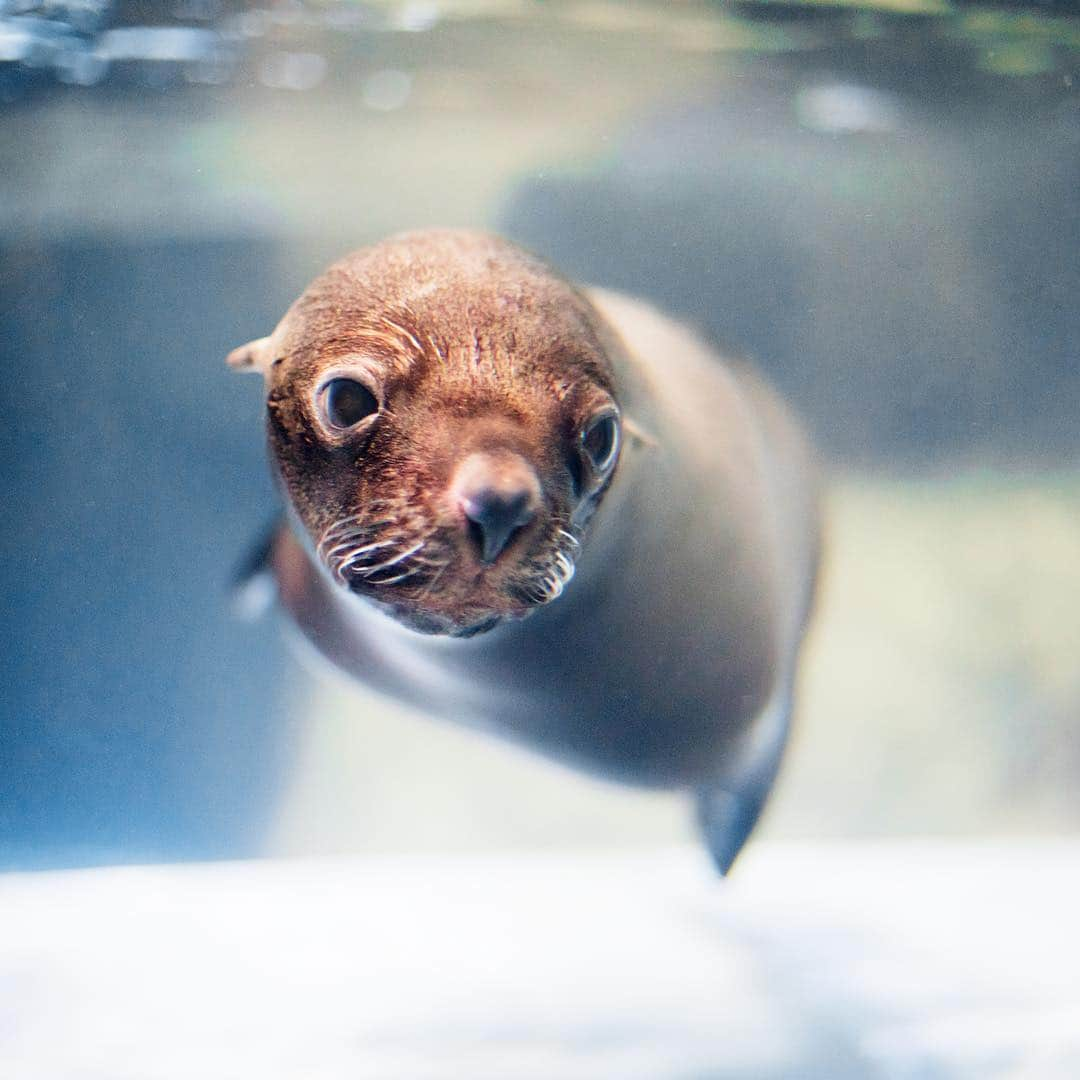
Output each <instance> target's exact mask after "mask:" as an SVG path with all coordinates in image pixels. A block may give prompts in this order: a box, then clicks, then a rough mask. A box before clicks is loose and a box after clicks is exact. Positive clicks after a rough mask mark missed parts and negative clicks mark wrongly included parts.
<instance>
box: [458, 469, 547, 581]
mask: <svg viewBox="0 0 1080 1080" xmlns="http://www.w3.org/2000/svg"><path fill="white" fill-rule="evenodd" d="M453 490H454V494H455V496H456V501H457V503H458V505H459V506H460V508H461V512H462V513H463V514H464V515H465V520H466V527H467V529H468V533H469V536H470V537H471V538H472V540H473V542H474V543H475V544H476V547H477V548H478V550H479V554H480V559H481V561H482V562H485V563H493V562H494V561H495V560H496V559H497V558H498V557H499V555H500V554H502V552H503V551H505V550H506V547H507V545H508V544H509V543H510V541H511V540H512V539H513V538H514V536H515V534H516V533H517V532H518V531H519V530H520V529H523V528H524V527H525V526H526V525H528V524H529V522H530V521H532V520H533V518H534V517H536V511H537V509H538V507H539V505H540V484H539V481H538V480H537V478H536V473H535V472H533V470H532V468H531V467H530V466H529V464H528V462H526V461H525V460H524V458H522V457H520V456H518V455H517V454H489V453H479V454H471V455H470V456H469V457H468V458H466V459H465V461H463V462H462V463H461V466H460V468H459V469H458V471H457V474H456V475H455V477H454V482H453Z"/></svg>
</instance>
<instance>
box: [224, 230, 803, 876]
mask: <svg viewBox="0 0 1080 1080" xmlns="http://www.w3.org/2000/svg"><path fill="white" fill-rule="evenodd" d="M357 357H360V358H362V362H363V363H369V364H373V365H374V366H375V367H376V368H377V369H378V372H379V377H380V378H381V379H382V380H384V385H385V395H384V410H383V413H382V414H381V415H380V416H379V418H378V420H377V422H375V423H373V424H372V426H371V430H370V432H369V433H368V434H367V435H366V436H365V437H364V438H363V439H359V440H358V439H355V438H353V439H350V440H339V439H336V438H335V437H333V436H328V433H327V432H326V431H325V430H324V429H323V427H321V426H320V423H319V420H318V417H317V416H316V415H315V414H314V413H313V411H312V404H311V403H312V400H313V389H314V387H315V386H316V384H317V383H318V380H320V379H322V378H325V376H326V373H327V372H328V371H330V370H332V369H333V368H334V365H335V364H339V363H342V362H349V363H351V362H354V359H355V358H357ZM350 358H352V359H350ZM230 362H231V363H233V364H234V365H235V366H238V367H252V368H255V369H257V370H259V371H262V372H263V374H264V375H265V377H266V379H267V384H268V394H267V408H268V433H269V441H270V445H271V452H272V459H273V460H274V463H275V467H276V470H277V473H278V476H279V479H280V481H281V484H282V487H283V490H284V492H285V495H286V498H287V500H288V503H289V505H290V508H291V511H292V514H293V517H294V521H295V524H296V528H295V529H294V530H292V531H286V532H284V533H282V534H281V535H280V536H279V538H278V541H277V543H276V544H275V547H274V551H273V554H272V560H273V563H274V567H275V571H276V576H277V580H278V583H279V591H280V594H281V597H282V600H283V603H284V605H285V606H286V608H287V609H288V610H289V611H290V612H291V613H292V615H293V616H294V618H295V619H296V621H297V623H298V624H299V626H300V627H301V629H302V630H303V632H304V633H305V635H306V637H307V638H308V639H309V641H311V642H312V643H313V644H314V645H315V646H316V648H317V649H318V650H319V651H320V652H321V653H323V655H325V656H326V657H328V658H329V659H330V660H331V661H333V662H334V663H335V664H337V665H338V666H339V667H341V668H343V669H344V670H346V671H348V672H350V673H352V674H354V675H355V676H357V678H359V679H360V680H361V681H363V682H364V683H366V684H367V685H369V686H371V687H372V688H373V689H376V690H378V691H380V692H383V693H387V694H391V695H393V696H395V697H398V698H401V699H403V700H406V701H409V702H411V703H413V704H415V705H419V706H421V707H423V708H426V709H428V710H429V711H430V712H432V713H435V714H438V715H442V716H447V717H450V718H453V719H457V720H463V721H465V722H470V723H477V724H481V725H484V726H486V727H488V728H490V729H493V730H496V731H498V732H500V733H501V734H504V735H509V736H511V737H513V738H516V739H519V740H521V741H523V742H525V743H527V744H528V745H530V746H532V747H535V748H538V749H541V750H542V751H544V752H546V753H549V754H551V755H554V756H556V757H559V758H561V759H563V760H566V761H569V762H570V763H572V764H575V765H578V766H580V767H583V768H586V769H588V770H590V771H594V772H600V773H603V774H604V775H608V776H611V777H614V778H616V779H620V780H624V781H627V782H631V783H639V784H648V785H661V786H671V785H675V786H684V787H688V788H691V789H693V790H695V791H697V792H698V793H699V799H700V804H701V806H702V821H703V823H704V825H705V827H706V832H707V838H708V840H709V843H710V847H711V849H712V850H713V852H714V855H715V856H716V858H717V862H718V864H719V865H720V866H721V868H722V869H726V868H727V866H729V865H730V862H731V859H732V858H734V854H735V853H737V851H738V849H739V847H741V844H742V842H743V840H744V839H745V836H746V834H747V833H748V831H749V829H750V828H751V827H752V825H753V823H754V821H755V820H756V818H757V814H758V812H759V811H760V808H761V805H762V803H763V801H764V796H765V793H766V792H767V790H768V788H769V786H770V785H771V783H772V778H773V776H774V774H775V772H776V768H777V765H778V763H779V759H780V753H781V751H782V748H783V746H784V743H785V741H786V736H787V726H788V719H789V715H790V701H791V688H792V686H793V683H794V679H795V669H796V659H797V654H798V649H799V645H800V642H801V639H802V635H803V631H804V628H805V624H806V620H807V617H808V613H809V609H810V606H811V599H812V593H813V582H814V580H815V574H816V566H817V560H818V552H819V528H818V509H817V485H816V478H815V471H814V467H813V464H812V460H811V454H810V452H809V447H808V446H807V444H806V442H805V440H804V439H803V437H802V435H801V433H800V431H799V429H798V426H797V425H796V424H795V422H794V421H793V420H792V418H791V417H790V415H789V414H788V412H787V410H786V409H785V408H784V406H783V405H782V404H781V403H780V402H779V401H778V399H777V398H776V397H775V396H774V395H773V394H772V392H771V391H770V390H769V389H768V387H766V386H765V385H764V384H763V383H762V382H761V381H760V380H759V379H758V378H757V377H756V376H755V375H754V374H753V373H752V372H751V371H749V369H746V368H743V367H741V366H739V365H733V364H730V363H727V362H725V361H724V359H723V358H721V357H720V356H719V355H718V354H716V353H715V352H714V351H713V350H712V349H711V348H710V347H709V346H707V345H706V344H705V343H704V342H702V341H701V340H700V339H699V338H697V337H696V336H695V335H694V334H693V333H692V332H691V331H689V330H687V329H686V328H685V327H682V326H680V325H679V324H678V323H675V322H673V321H671V320H669V319H667V318H666V317H665V316H663V315H661V314H660V313H658V312H655V311H654V310H652V309H651V308H649V307H647V306H646V305H643V304H641V303H640V302H638V301H634V300H631V299H629V298H626V297H622V296H619V295H617V294H612V293H605V292H600V291H593V292H589V293H583V292H581V291H579V290H577V289H576V288H574V287H573V286H571V285H569V284H568V283H566V282H565V281H563V280H562V279H560V278H559V277H558V276H557V275H556V274H555V273H554V272H553V271H551V270H550V268H548V267H547V266H545V265H544V264H542V263H540V262H539V261H537V260H535V259H533V258H532V257H531V256H528V255H527V254H525V253H523V252H521V251H520V250H519V249H517V248H515V247H513V246H511V245H509V244H507V243H505V242H504V241H501V240H499V239H497V238H495V237H490V236H486V235H484V234H477V233H467V232H454V231H438V232H427V233H414V234H407V235H405V236H403V237H397V238H394V239H392V240H391V241H388V242H386V243H385V244H382V245H377V246H376V247H374V248H369V249H365V250H364V251H361V252H358V253H356V254H355V255H352V256H349V257H348V258H346V259H345V260H343V261H342V262H340V263H338V264H337V265H336V266H334V267H332V268H331V269H330V270H329V271H328V272H327V273H326V274H325V275H323V276H322V277H320V278H319V279H317V280H316V281H315V282H314V283H313V285H312V286H311V287H310V288H309V289H308V290H307V291H306V292H305V293H304V295H303V296H302V297H301V298H300V299H299V300H298V301H297V302H296V304H294V305H293V307H292V308H291V309H290V311H289V312H288V313H287V315H286V316H285V318H284V319H283V320H282V322H281V324H280V325H279V326H278V328H277V329H276V330H275V331H274V333H273V334H272V335H271V336H270V337H268V338H265V339H260V341H258V342H254V343H252V345H250V346H245V347H243V348H241V349H238V350H236V352H235V353H234V354H232V356H231V357H230ZM605 400H611V401H614V402H617V404H618V407H619V408H620V410H621V412H622V416H623V447H622V452H621V455H620V457H619V459H618V463H617V465H616V468H615V471H614V474H613V475H612V476H610V477H608V479H607V481H606V482H605V483H604V484H603V485H602V486H600V487H599V488H597V489H596V490H594V491H588V492H585V493H584V495H581V494H580V493H578V492H577V491H576V489H575V478H574V474H573V469H572V468H571V467H570V466H569V464H568V461H570V457H569V454H570V451H571V450H572V448H573V445H574V438H575V437H576V433H577V432H578V431H579V430H580V428H581V425H582V423H583V422H584V421H585V419H586V418H587V417H588V415H589V414H590V411H592V410H594V409H595V408H596V407H597V404H598V403H602V402H603V401H605ZM507 445H508V446H510V447H512V449H513V450H514V452H515V453H519V454H520V455H522V456H523V457H525V458H527V460H528V461H529V462H530V463H531V464H532V466H533V467H534V468H535V470H536V473H537V476H538V477H539V480H540V483H541V487H542V489H543V492H544V504H543V508H542V511H541V513H539V514H538V515H537V519H536V520H535V521H534V522H533V523H532V525H531V526H530V527H529V529H528V530H527V531H526V532H525V534H524V535H523V536H522V537H521V538H520V539H519V541H518V542H517V544H516V546H515V548H513V549H511V551H510V552H508V553H507V554H508V555H509V556H510V557H508V558H505V559H502V558H501V559H500V560H499V562H498V563H497V564H496V565H495V567H492V568H485V569H481V568H478V567H477V565H476V564H475V561H470V559H469V558H468V557H467V556H466V553H465V549H464V548H463V540H462V528H461V522H460V521H459V520H458V519H457V518H456V517H455V511H454V508H453V507H451V506H448V505H447V504H446V499H445V492H446V489H447V484H448V478H449V476H450V475H451V473H452V470H453V467H454V464H455V462H456V461H458V460H460V458H461V455H462V453H463V452H464V451H465V450H467V449H468V448H469V447H477V446H479V447H489V446H491V447H499V446H507ZM594 515H595V517H594ZM571 577H574V578H575V580H574V581H573V582H571V581H570V578H571ZM388 615H389V616H390V618H387V616H388ZM526 616H528V617H527V618H526ZM415 631H422V632H423V633H422V634H418V633H416V632H415ZM423 635H435V636H433V637H432V636H423ZM448 636H450V637H457V638H460V639H462V640H458V641H453V642H449V641H447V640H446V637H448ZM721 796H722V797H721Z"/></svg>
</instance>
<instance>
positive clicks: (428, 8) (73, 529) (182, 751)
mask: <svg viewBox="0 0 1080 1080" xmlns="http://www.w3.org/2000/svg"><path fill="white" fill-rule="evenodd" d="M938 8H939V5H936V4H931V3H929V2H922V0H910V2H906V3H899V4H896V3H894V4H890V5H889V6H888V8H886V7H884V6H877V5H872V4H867V5H863V6H858V7H854V6H853V7H845V6H837V7H813V8H800V7H797V6H784V5H774V4H753V3H742V4H736V5H733V6H731V7H725V8H720V7H717V6H714V5H695V4H685V5H683V4H680V5H662V4H634V5H616V4H608V3H565V4H550V5H539V4H528V3H509V2H508V3H494V2H492V3H471V4H465V3H460V4H454V3H404V4H389V3H378V4H375V3H372V4H359V3H340V4H338V3H327V4H314V3H312V4H300V3H295V2H293V3H288V2H286V3H281V4H277V5H273V6H270V7H266V8H252V7H248V6H244V5H235V4H225V3H221V2H218V0H183V2H182V3H179V4H177V5H171V6H170V5H159V4H154V3H151V2H143V3H116V4H106V3H100V2H94V0H86V2H83V3H50V4H48V5H43V4H38V3H32V2H30V0H0V100H2V101H3V106H2V108H3V112H2V114H0V123H2V124H3V128H4V137H3V139H2V140H0V275H2V277H0V280H2V282H3V286H2V289H3V292H2V295H3V298H4V302H3V314H2V316H0V317H2V320H3V322H2V331H0V334H2V336H0V341H2V342H3V346H4V349H5V355H6V356H7V357H8V358H9V363H8V370H9V377H8V379H6V380H5V382H4V390H3V393H4V404H5V416H6V418H7V423H6V424H5V426H4V429H3V434H2V436H0V439H2V441H0V453H2V455H3V462H4V475H5V478H7V479H8V487H9V491H10V495H9V499H10V502H9V512H8V514H7V515H6V517H5V524H4V528H3V530H2V531H0V543H2V545H3V546H2V551H3V556H4V558H3V562H2V564H0V565H2V569H0V581H2V587H3V595H4V599H5V609H6V612H7V620H8V621H7V627H8V630H9V635H8V636H9V637H10V639H11V645H10V646H9V647H6V648H5V649H4V651H3V655H2V656H0V685H2V686H3V687H4V689H5V694H4V697H3V712H2V714H0V721H2V723H3V724H4V753H3V754H2V755H0V861H2V862H3V863H4V864H6V865H29V864H35V865H36V864H50V863H59V864H65V863H73V862H74V863H77V862H85V861H91V862H92V861H114V860H127V859H138V858H162V857H165V858H167V857H182V856H196V855H220V854H230V853H238V852H250V851H252V850H256V849H257V848H258V847H259V845H260V844H265V843H268V842H269V843H270V844H271V846H272V847H273V848H274V849H276V850H311V849H319V848H323V849H328V848H329V849H337V848H372V847H387V848H395V847H401V846H409V845H416V846H421V847H431V846H439V845H443V844H445V845H447V846H458V847H460V846H483V845H488V844H502V843H511V844H521V843H529V844H533V843H567V842H604V843H622V842H635V841H640V840H647V839H655V838H656V837H657V836H664V837H667V836H672V835H677V834H678V832H679V830H680V829H681V827H682V825H681V814H682V810H681V807H676V805H675V804H674V803H671V802H668V801H665V800H664V799H662V798H658V797H650V798H646V797H644V796H639V795H637V794H634V793H624V792H618V791H612V790H609V789H607V788H606V787H597V786H595V785H593V784H591V783H589V782H587V781H584V780H580V779H578V778H573V777H569V776H567V775H566V774H565V773H563V772H561V771H556V770H553V769H551V767H549V766H546V765H543V764H540V763H537V762H535V761H534V760H532V759H530V758H525V757H519V756H518V755H517V754H516V753H512V752H510V751H507V750H505V749H503V748H501V747H497V746H489V745H488V744H485V743H479V744H478V743H477V741H476V740H475V739H474V738H473V737H471V736H468V735H464V734H462V733H460V732H453V731H449V730H446V729H443V728H433V727H429V726H427V725H425V724H423V723H419V722H416V721H415V720H413V719H410V718H403V717H399V716H397V715H391V714H389V713H386V712H384V711H383V710H382V709H381V708H379V707H377V706H371V705H370V704H365V703H359V704H357V703H355V699H353V698H347V699H345V698H344V696H343V694H342V693H341V692H339V691H338V690H337V689H333V688H327V686H326V684H314V683H313V682H312V681H311V680H309V679H308V678H307V677H306V676H305V675H303V674H302V673H301V671H300V670H299V669H298V668H297V667H296V666H295V662H294V661H293V660H292V659H291V658H290V657H289V656H288V655H287V654H286V652H285V650H284V649H283V648H282V647H281V645H280V643H279V641H278V634H277V628H276V627H275V626H273V625H272V624H271V623H269V622H267V623H262V624H256V625H253V626H245V625H238V624H237V623H236V622H235V621H233V620H231V619H230V617H229V615H228V612H227V584H228V578H229V573H230V567H232V566H233V565H234V564H235V563H236V562H237V561H238V560H239V559H240V558H241V556H242V554H243V552H244V549H245V545H246V543H247V542H248V540H249V539H253V538H254V537H255V535H256V534H257V532H258V531H259V529H260V528H261V527H262V526H263V525H264V524H265V521H266V520H267V519H268V518H269V516H270V515H271V514H272V513H273V498H272V495H271V493H270V491H269V488H268V485H267V483H266V480H265V478H264V474H265V467H264V465H263V462H262V447H261V445H260V439H259V435H258V426H259V408H260V406H259V402H258V401H257V392H256V391H255V389H254V387H253V385H252V384H248V383H243V382H241V381H239V380H235V379H230V377H229V376H228V374H227V373H226V372H225V371H224V368H223V364H222V358H223V357H224V355H225V353H226V352H227V351H228V349H229V348H231V347H232V346H234V345H236V344H237V343H239V342H241V341H244V340H247V339H249V338H251V337H252V336H255V335H256V334H260V333H264V332H266V330H267V329H269V327H270V325H271V324H272V321H273V319H274V318H275V317H276V314H277V313H279V312H280V311H281V310H282V309H283V307H284V304H285V303H286V302H287V301H288V299H289V298H290V297H291V296H292V295H294V294H295V292H296V291H297V290H298V289H299V287H301V286H302V284H303V283H304V282H305V281H306V280H307V279H309V278H310V277H311V276H312V274H313V273H314V272H315V271H316V270H317V269H319V268H320V266H321V265H322V264H323V263H325V262H326V261H327V260H328V259H330V258H332V257H334V256H335V255H337V254H340V253H341V252H342V251H343V250H344V249H346V248H348V247H353V246H358V245H360V244H362V243H365V242H367V241H371V240H374V239H377V238H378V237H380V236H382V235H385V234H386V233H388V232H391V231H394V230H397V229H400V228H404V227H412V226H418V225H429V224H449V225H482V226H488V227H495V228H498V229H500V230H502V231H504V232H506V233H507V234H509V235H511V236H512V237H514V238H515V239H518V240H520V241H522V242H524V243H526V244H527V245H529V246H532V247H533V248H535V249H536V250H538V251H540V252H542V253H543V254H545V255H547V256H549V257H550V258H552V259H553V260H554V261H555V262H556V263H557V264H558V265H559V266H560V267H562V268H563V269H565V270H566V271H567V272H568V273H569V274H571V275H573V276H575V277H578V278H580V279H582V280H589V281H593V282H597V283H600V284H605V285H611V286H615V287H619V288H623V289H626V290H629V291H632V292H635V293H639V294H642V295H645V296H648V297H650V298H652V299H653V300H655V301H656V302H657V303H658V304H660V305H662V306H664V307H665V308H667V309H669V310H671V311H673V312H675V313H677V314H681V315H683V316H684V317H686V318H688V319H690V320H692V321H694V322H696V323H698V324H700V325H703V326H705V327H707V328H708V329H709V330H710V331H711V332H712V333H713V334H714V335H715V336H717V337H718V338H720V339H721V340H723V341H726V342H728V343H729V344H730V346H731V347H732V348H734V349H736V350H740V351H745V352H748V353H749V354H751V355H753V356H754V357H756V358H757V359H758V360H759V362H760V363H761V364H762V366H763V367H765V368H766V370H768V371H769V373H770V375H771V376H772V378H773V379H774V380H775V381H776V382H777V383H778V384H779V385H780V386H781V387H782V388H783V389H784V391H785V392H786V393H787V395H788V396H789V397H790V398H791V399H792V400H793V401H794V402H795V403H796V404H797V405H798V406H799V408H800V409H801V411H802V412H803V413H804V415H806V417H807V419H808V422H809V423H810V424H811V426H812V427H813V429H814V431H815V433H816V436H817V438H818V441H819V442H820V444H821V445H822V447H823V448H824V450H825V452H826V454H827V456H828V457H829V458H830V459H831V461H832V462H833V464H834V466H835V472H836V475H837V482H836V485H835V494H834V500H833V512H832V532H833V558H832V563H831V568H830V572H829V577H828V581H827V588H826V592H825V597H824V601H823V607H822V612H821V618H820V621H819V625H818V629H817V633H816V635H815V638H814V641H813V643H812V648H811V655H810V657H809V660H810V663H809V665H808V669H807V672H806V677H805V679H804V695H803V707H802V717H801V727H800V731H799V734H798V736H797V739H796V743H795V746H794V750H793V752H792V754H791V757H790V759H789V767H788V770H787V773H786V775H785V777H783V778H782V780H781V785H780V792H779V794H780V798H779V800H778V803H777V806H776V808H775V811H774V813H773V814H772V817H771V819H770V821H769V823H768V824H769V826H770V827H771V828H773V829H774V830H776V831H777V832H782V833H783V832H786V833H791V832H811V833H846V832H852V831H863V830H872V831H901V832H903V831H912V830H916V831H934V832H948V831H953V830H964V831H971V830H975V831H981V830H996V829H1000V828H1014V827H1031V828H1038V829H1058V828H1063V827H1073V826H1075V824H1076V822H1077V820H1078V818H1080V804H1078V803H1077V800H1076V795H1075V790H1076V787H1075V777H1076V775H1077V771H1078V769H1080V735H1078V733H1077V721H1078V719H1080V677H1078V676H1077V674H1076V666H1075V657H1076V655H1077V654H1078V652H1080V636H1078V635H1080V620H1077V619H1076V618H1075V615H1074V612H1073V610H1072V606H1071V605H1070V598H1073V597H1076V596H1078V595H1080V577H1078V573H1080V571H1078V567H1080V472H1078V465H1080V462H1078V450H1080V436H1078V435H1077V425H1076V423H1075V414H1076V403H1077V401H1080V315H1078V310H1080V305H1077V303H1076V297H1077V296H1078V295H1080V259H1078V256H1077V252H1078V250H1080V200H1078V199H1077V195H1076V187H1077V184H1076V181H1077V177H1078V176H1080V91H1078V86H1077V78H1078V71H1077V68H1078V56H1080V22H1078V20H1077V19H1076V18H1075V17H1073V16H1070V15H1068V14H1067V13H1066V12H1067V9H1066V8H1064V7H1062V8H1061V9H1058V10H1057V12H1056V13H1055V9H1054V8H1052V7H1050V6H1043V7H1042V8H1040V9H1039V10H1026V9H1021V8H1018V7H1017V8H1012V7H1007V6H1002V7H997V8H995V9H992V10H988V9H976V8H961V9H957V10H951V9H949V10H943V11H939V10H938ZM11 373H14V374H11ZM853 762H855V763H857V765H856V766H855V767H853V764H852V763H853ZM508 805H509V806H511V807H512V812H509V813H508V812H507V809H506V808H507V806H508ZM552 807H558V811H557V812H553V810H552ZM281 808H284V810H282V809H281ZM267 838H269V840H268V839H267Z"/></svg>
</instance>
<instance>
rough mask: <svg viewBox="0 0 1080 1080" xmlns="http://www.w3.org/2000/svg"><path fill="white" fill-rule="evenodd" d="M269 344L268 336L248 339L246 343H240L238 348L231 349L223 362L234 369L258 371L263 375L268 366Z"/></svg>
mask: <svg viewBox="0 0 1080 1080" xmlns="http://www.w3.org/2000/svg"><path fill="white" fill-rule="evenodd" d="M269 344H270V339H269V338H268V337H261V338H256V339H255V340H254V341H249V342H248V343H247V344H246V345H241V346H240V347H239V348H238V349H233V351H232V352H231V353H229V355H228V356H226V357H225V363H226V364H228V365H229V367H231V368H233V369H234V370H236V371H251V372H258V373H259V374H260V375H265V374H266V372H267V369H268V368H269V366H270V360H269V353H270V350H269V348H268V347H267V346H268V345H269Z"/></svg>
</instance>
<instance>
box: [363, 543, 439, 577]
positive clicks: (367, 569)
mask: <svg viewBox="0 0 1080 1080" xmlns="http://www.w3.org/2000/svg"><path fill="white" fill-rule="evenodd" d="M372 546H374V545H372ZM383 546H385V545H383ZM423 546H424V541H423V540H421V541H419V542H418V543H416V544H413V546H412V547H411V548H407V549H406V550H405V551H403V552H401V554H400V555H395V556H394V557H393V558H392V559H386V560H385V561H384V562H381V563H376V564H375V565H374V566H364V567H355V570H356V572H357V573H359V574H363V575H364V577H370V575H372V574H375V573H378V572H379V571H380V570H385V569H387V567H390V566H396V565H397V564H398V563H399V562H401V561H402V560H403V559H407V558H408V557H409V556H410V555H414V554H415V553H416V552H418V551H419V550H420V549H421V548H422V547H423Z"/></svg>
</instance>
